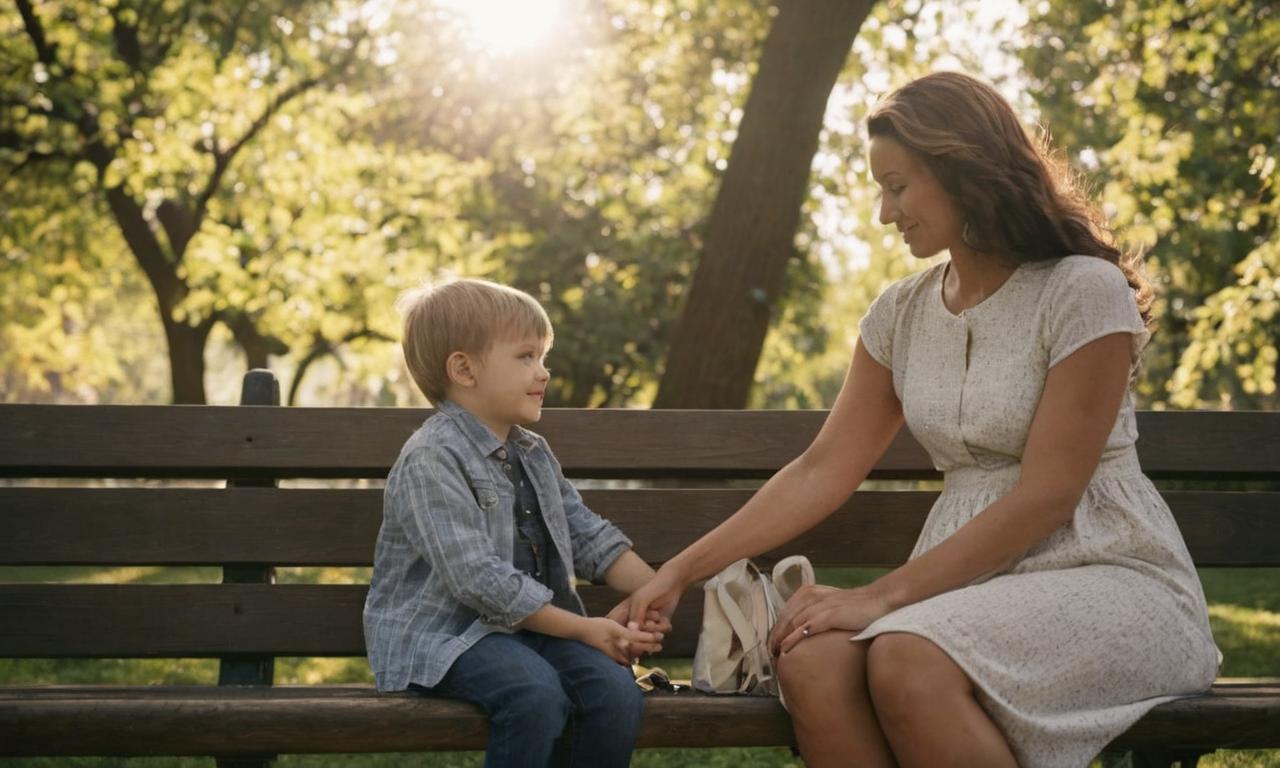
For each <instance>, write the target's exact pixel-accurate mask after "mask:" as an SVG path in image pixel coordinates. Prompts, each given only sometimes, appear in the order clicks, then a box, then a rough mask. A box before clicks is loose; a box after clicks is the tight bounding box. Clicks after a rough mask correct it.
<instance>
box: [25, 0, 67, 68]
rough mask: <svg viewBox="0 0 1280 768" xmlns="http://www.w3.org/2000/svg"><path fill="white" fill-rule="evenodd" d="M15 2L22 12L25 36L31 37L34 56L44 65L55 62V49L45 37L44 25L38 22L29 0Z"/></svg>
mask: <svg viewBox="0 0 1280 768" xmlns="http://www.w3.org/2000/svg"><path fill="white" fill-rule="evenodd" d="M17 3H18V13H20V14H22V24H23V26H24V27H25V28H26V30H27V37H30V38H31V44H32V45H33V46H35V49H36V57H37V58H38V59H39V60H40V61H41V62H42V63H43V64H45V65H46V66H47V65H52V64H55V63H57V60H58V55H57V49H56V47H55V46H53V45H50V44H49V41H48V39H47V38H46V37H45V35H44V25H43V24H41V23H40V17H39V16H36V13H35V11H34V10H33V9H32V8H31V3H30V2H29V0H17Z"/></svg>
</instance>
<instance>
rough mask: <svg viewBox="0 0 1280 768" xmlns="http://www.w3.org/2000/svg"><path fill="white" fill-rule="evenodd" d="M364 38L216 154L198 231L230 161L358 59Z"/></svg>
mask: <svg viewBox="0 0 1280 768" xmlns="http://www.w3.org/2000/svg"><path fill="white" fill-rule="evenodd" d="M363 39H364V35H363V34H362V35H360V36H358V37H357V38H356V39H355V40H354V41H353V44H352V46H351V48H350V50H348V51H347V54H346V55H345V56H343V57H342V59H341V60H340V61H339V62H337V63H336V64H334V65H333V66H331V67H330V68H329V69H328V70H327V71H325V72H323V73H322V74H319V75H316V76H314V77H309V78H307V79H305V80H300V81H299V82H297V83H294V84H293V85H291V86H289V87H288V88H286V89H284V91H282V92H281V93H279V94H278V95H277V96H276V97H275V98H274V99H272V100H271V103H270V104H268V105H267V107H266V109H264V110H263V111H262V114H261V115H258V118H257V119H256V120H254V121H253V123H252V124H251V125H250V126H249V128H248V130H246V131H245V132H244V134H243V135H242V136H241V137H240V138H239V139H237V140H236V141H235V143H233V144H232V145H231V146H230V147H228V148H227V149H226V150H225V151H222V152H217V151H215V152H214V155H213V173H212V174H210V175H209V181H208V183H206V184H205V186H204V189H202V190H201V191H200V194H199V195H198V196H197V197H196V204H195V209H194V215H195V228H196V229H197V230H198V229H199V228H200V223H201V222H202V221H203V220H204V216H205V213H206V212H207V210H208V206H209V200H210V199H211V198H212V197H213V196H214V194H216V193H217V191H218V187H219V186H220V185H221V184H222V177H223V175H225V174H226V172H227V168H228V167H230V165H231V162H232V161H233V160H235V157H236V155H237V154H239V152H240V150H241V149H243V148H244V147H245V145H246V144H248V143H249V142H250V141H251V140H253V138H254V137H255V136H257V135H258V134H259V133H260V132H261V131H262V130H263V129H264V128H266V127H267V124H268V123H270V122H271V118H272V117H274V116H275V115H276V114H277V113H278V112H279V111H280V110H281V109H283V108H284V106H285V105H286V104H288V103H289V102H290V101H292V100H293V99H295V98H297V97H298V96H300V95H302V94H303V93H306V92H307V91H309V90H311V89H312V88H314V87H316V86H317V85H320V84H321V83H323V82H325V81H326V80H327V79H328V78H329V77H330V76H332V75H334V74H335V73H337V72H339V71H341V70H342V69H345V68H346V67H347V65H349V64H350V63H351V61H352V60H353V59H354V58H355V56H356V51H357V49H358V48H359V47H360V43H361V42H362V41H363Z"/></svg>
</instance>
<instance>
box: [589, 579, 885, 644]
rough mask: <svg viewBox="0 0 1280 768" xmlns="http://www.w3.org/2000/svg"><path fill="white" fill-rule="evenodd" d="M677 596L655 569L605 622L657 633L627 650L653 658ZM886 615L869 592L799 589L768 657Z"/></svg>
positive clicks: (677, 587) (881, 601) (772, 637)
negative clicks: (614, 622) (823, 633)
mask: <svg viewBox="0 0 1280 768" xmlns="http://www.w3.org/2000/svg"><path fill="white" fill-rule="evenodd" d="M682 592H683V585H682V584H680V583H679V581H678V580H677V579H675V578H673V577H672V576H670V575H669V574H664V573H663V571H662V570H661V569H660V570H659V571H658V573H657V574H656V575H655V576H654V577H653V578H652V579H650V580H649V582H648V583H647V584H645V585H644V586H642V587H640V588H639V589H637V590H636V591H635V592H632V593H631V595H630V596H629V597H628V598H627V599H625V600H623V601H622V602H621V603H619V604H618V605H616V606H614V608H613V610H611V611H609V613H608V618H610V619H612V620H614V621H616V622H618V623H619V624H623V625H625V626H627V627H628V628H631V629H637V628H638V629H640V630H642V631H647V632H656V633H660V634H659V636H658V640H659V642H655V643H650V644H639V643H633V644H632V648H633V649H634V650H636V651H638V652H640V653H657V652H658V651H661V650H662V645H661V642H660V641H661V636H662V635H665V634H666V633H667V632H670V631H671V614H672V613H674V612H675V609H676V604H677V603H678V602H679V601H680V595H681V593H682ZM891 610H892V606H891V605H890V604H889V601H888V600H887V599H885V598H884V597H883V596H882V595H880V594H879V593H878V592H876V591H875V590H873V589H871V588H869V587H854V588H852V589H839V588H836V587H824V586H805V587H801V588H800V589H799V590H797V591H796V593H795V594H794V595H792V596H791V599H790V600H788V601H787V604H786V606H785V607H784V608H783V610H782V613H781V614H779V616H778V620H777V621H776V622H775V623H774V625H773V631H772V632H770V634H769V651H770V652H771V653H772V654H773V655H774V656H778V655H781V654H784V653H787V652H788V651H790V650H791V649H792V648H794V647H795V646H796V644H797V643H799V642H801V641H802V640H804V639H805V638H806V637H811V636H813V635H817V634H820V633H822V632H827V631H832V630H840V631H846V632H849V633H851V634H853V633H857V632H861V631H862V630H863V629H866V628H867V626H869V625H870V624H871V623H872V622H874V621H875V620H876V619H879V618H880V617H881V616H884V615H885V614H887V613H889V612H890V611H891Z"/></svg>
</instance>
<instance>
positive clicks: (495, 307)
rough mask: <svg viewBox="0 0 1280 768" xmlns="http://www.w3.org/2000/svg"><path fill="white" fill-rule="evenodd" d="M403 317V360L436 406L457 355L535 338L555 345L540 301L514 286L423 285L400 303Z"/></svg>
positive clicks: (464, 280) (463, 281)
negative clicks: (504, 341)
mask: <svg viewBox="0 0 1280 768" xmlns="http://www.w3.org/2000/svg"><path fill="white" fill-rule="evenodd" d="M396 308H397V309H398V310H399V311H400V313H401V315H402V316H403V317H404V340H403V342H402V344H403V346H404V359H405V363H406V364H407V365H408V366H409V373H410V374H411V375H412V376H413V380H414V381H415V382H416V383H417V385H418V389H421V390H422V394H424V395H426V397H427V399H428V400H430V401H431V403H432V404H433V405H439V404H440V401H442V400H444V399H445V394H446V392H447V391H448V388H449V372H448V370H447V369H446V361H447V360H448V359H449V355H451V354H453V353H454V352H465V353H466V354H469V355H484V354H486V353H487V352H488V351H489V348H490V347H491V346H493V343H494V342H495V341H498V340H500V339H511V338H516V339H520V338H526V337H530V336H532V337H536V338H538V339H541V340H543V341H545V342H546V344H547V346H548V347H550V346H551V340H552V331H551V320H550V319H549V318H548V317H547V313H546V311H545V310H544V309H543V308H542V305H541V304H539V303H538V300H537V299H535V298H533V297H532V296H530V295H529V294H527V293H525V292H524V291H520V290H517V289H515V288H512V287H510V286H506V285H501V284H499V283H494V282H490V281H488V280H476V279H474V278H460V279H456V280H449V281H446V282H443V283H438V284H435V285H432V284H424V285H422V286H421V287H420V288H416V289H414V290H411V291H407V292H405V293H404V294H403V295H402V296H401V297H400V299H399V300H398V301H397V302H396Z"/></svg>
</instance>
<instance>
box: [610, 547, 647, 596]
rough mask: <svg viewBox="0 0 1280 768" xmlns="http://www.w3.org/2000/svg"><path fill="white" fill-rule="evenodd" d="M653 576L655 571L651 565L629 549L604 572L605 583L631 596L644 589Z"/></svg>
mask: <svg viewBox="0 0 1280 768" xmlns="http://www.w3.org/2000/svg"><path fill="white" fill-rule="evenodd" d="M653 576H654V571H653V569H652V568H650V567H649V564H648V563H646V562H645V561H644V560H641V559H640V556H639V555H637V554H636V553H635V551H634V550H630V549H628V550H627V551H626V552H623V553H622V554H621V555H619V556H618V558H617V559H616V560H614V561H613V564H612V565H610V566H609V568H608V570H606V571H605V572H604V583H605V584H608V585H609V586H611V587H613V588H614V589H616V590H618V591H619V592H621V593H623V594H624V595H629V594H631V593H632V592H635V591H636V590H637V589H639V588H640V587H643V586H644V585H645V584H646V583H648V581H649V579H652V578H653Z"/></svg>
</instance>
